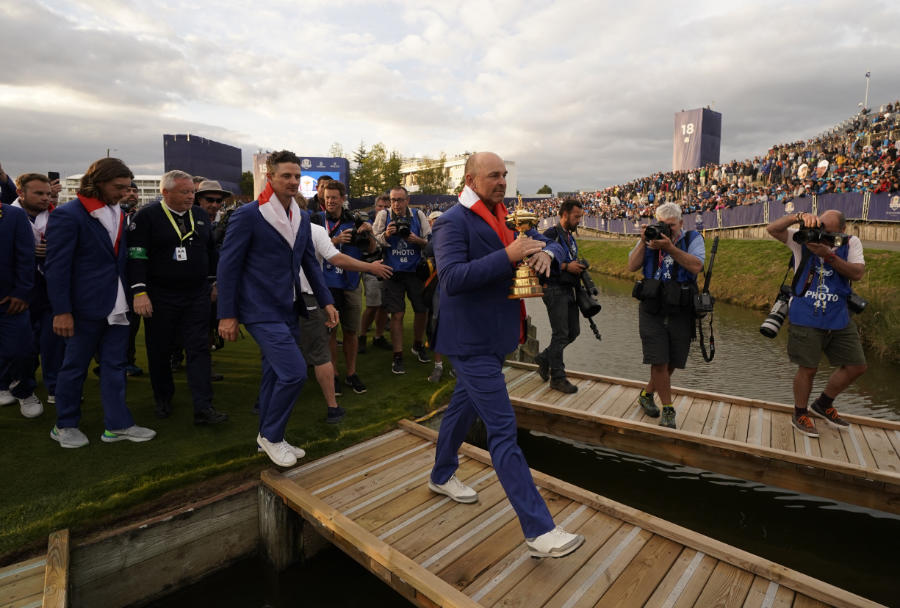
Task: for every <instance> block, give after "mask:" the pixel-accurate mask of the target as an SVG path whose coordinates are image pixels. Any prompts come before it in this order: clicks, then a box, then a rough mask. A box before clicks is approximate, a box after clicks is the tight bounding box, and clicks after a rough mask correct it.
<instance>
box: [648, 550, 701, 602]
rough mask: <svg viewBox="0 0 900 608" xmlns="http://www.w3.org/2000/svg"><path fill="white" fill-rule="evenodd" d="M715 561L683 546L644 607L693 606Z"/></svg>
mask: <svg viewBox="0 0 900 608" xmlns="http://www.w3.org/2000/svg"><path fill="white" fill-rule="evenodd" d="M717 563H718V561H717V560H716V559H714V558H712V557H710V556H708V555H706V554H705V553H702V552H700V551H695V550H694V549H691V548H688V547H685V548H684V549H683V550H682V552H681V555H679V556H678V559H677V560H676V561H675V563H674V564H673V565H672V567H671V568H669V571H668V572H667V573H666V577H665V578H664V579H663V580H662V581H660V583H659V585H658V586H657V587H656V591H654V592H653V595H651V596H650V599H648V600H647V603H646V604H645V606H646V608H663V607H665V608H687V607H690V606H694V605H695V602H696V600H697V597H698V596H699V595H700V592H701V591H703V587H704V586H706V581H707V579H709V575H710V574H712V571H713V568H715V566H716V564H717Z"/></svg>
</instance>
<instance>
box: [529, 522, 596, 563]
mask: <svg viewBox="0 0 900 608" xmlns="http://www.w3.org/2000/svg"><path fill="white" fill-rule="evenodd" d="M583 542H584V536H582V535H581V534H569V533H568V532H566V531H565V530H563V529H562V528H560V527H559V526H556V527H555V528H553V529H552V530H550V531H549V532H545V533H544V534H541V535H540V536H538V537H536V538H526V539H525V544H526V545H528V549H529V550H530V551H531V556H532V557H562V556H563V555H568V554H569V553H571V552H572V551H574V550H575V549H577V548H578V547H580V546H581V543H583Z"/></svg>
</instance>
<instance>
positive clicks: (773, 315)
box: [759, 285, 791, 338]
mask: <svg viewBox="0 0 900 608" xmlns="http://www.w3.org/2000/svg"><path fill="white" fill-rule="evenodd" d="M790 301H791V288H790V286H789V285H782V286H781V287H780V288H779V290H778V297H777V298H775V304H774V305H773V306H772V310H771V312H769V314H768V316H767V317H766V320H765V321H763V322H762V325H760V326H759V333H761V334H762V335H764V336H765V337H767V338H774V337H775V336H777V335H778V331H779V330H780V329H781V326H782V324H783V323H784V319H785V317H787V314H788V308H789V303H790Z"/></svg>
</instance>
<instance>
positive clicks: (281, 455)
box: [256, 435, 305, 467]
mask: <svg viewBox="0 0 900 608" xmlns="http://www.w3.org/2000/svg"><path fill="white" fill-rule="evenodd" d="M256 445H257V446H259V447H261V448H262V450H263V452H265V453H266V456H268V457H269V460H271V461H272V462H274V463H275V464H277V465H278V466H280V467H292V466H294V465H295V464H297V456H295V455H294V452H293V450H292V448H293V446H292V445H291V444H289V443H288V442H287V441H279V442H278V443H272V442H271V441H269V440H268V439H266V438H265V437H263V436H262V435H257V436H256ZM304 455H305V452H304Z"/></svg>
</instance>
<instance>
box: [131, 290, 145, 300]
mask: <svg viewBox="0 0 900 608" xmlns="http://www.w3.org/2000/svg"><path fill="white" fill-rule="evenodd" d="M145 295H147V292H146V291H142V292H140V293H136V294H134V295H133V296H132V297H133V298H136V297H138V296H145Z"/></svg>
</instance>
